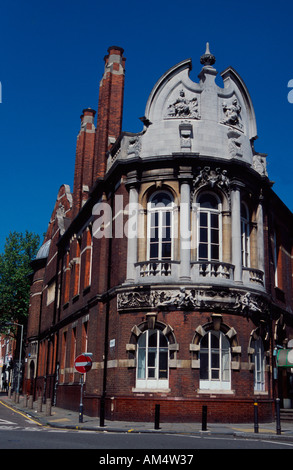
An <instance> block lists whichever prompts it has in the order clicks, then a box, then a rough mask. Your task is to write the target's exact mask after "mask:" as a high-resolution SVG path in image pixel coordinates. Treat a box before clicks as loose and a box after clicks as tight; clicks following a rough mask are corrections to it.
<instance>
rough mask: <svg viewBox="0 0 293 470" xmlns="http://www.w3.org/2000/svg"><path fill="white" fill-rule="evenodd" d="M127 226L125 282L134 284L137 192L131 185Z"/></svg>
mask: <svg viewBox="0 0 293 470" xmlns="http://www.w3.org/2000/svg"><path fill="white" fill-rule="evenodd" d="M127 223H128V226H127V275H126V276H127V278H126V282H130V283H134V282H135V269H136V268H135V263H136V262H137V232H138V226H137V224H138V190H137V188H136V186H135V185H132V186H131V187H130V190H129V205H128V222H127Z"/></svg>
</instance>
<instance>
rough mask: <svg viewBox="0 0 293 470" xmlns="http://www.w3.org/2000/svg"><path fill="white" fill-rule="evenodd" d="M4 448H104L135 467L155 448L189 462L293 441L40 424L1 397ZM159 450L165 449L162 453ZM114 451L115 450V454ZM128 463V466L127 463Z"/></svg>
mask: <svg viewBox="0 0 293 470" xmlns="http://www.w3.org/2000/svg"><path fill="white" fill-rule="evenodd" d="M0 449H100V450H101V451H103V452H101V453H100V454H99V455H101V457H100V458H103V456H107V455H108V456H109V455H112V457H113V458H115V456H117V455H119V454H120V455H124V456H129V458H131V456H133V461H132V463H131V466H132V468H135V467H134V466H133V465H134V464H135V461H136V460H140V459H142V460H140V465H142V464H150V463H151V462H149V461H148V460H145V458H146V459H148V457H145V456H146V455H148V456H152V453H151V450H156V454H155V455H161V457H158V458H159V459H162V458H164V456H165V455H167V457H166V458H167V459H170V458H174V459H175V457H172V456H173V455H177V456H178V455H181V462H179V463H181V465H182V464H185V465H189V464H190V463H191V462H189V460H190V459H191V456H193V457H194V456H195V455H196V452H197V451H198V450H200V449H293V442H281V441H279V440H278V441H276V440H274V441H269V437H268V438H267V439H266V440H259V439H256V440H254V439H244V438H233V437H232V436H230V435H229V436H219V437H215V436H200V435H199V436H197V435H174V434H172V435H171V434H169V435H168V434H161V433H147V434H146V433H141V434H137V433H121V432H119V433H112V432H111V433H107V432H97V431H92V432H91V431H81V430H70V429H60V428H59V429H58V428H56V429H55V428H52V427H49V426H42V425H40V424H39V423H38V422H37V421H35V420H33V419H32V418H31V417H29V416H27V415H26V414H24V413H21V412H19V411H16V410H14V409H13V408H11V407H9V406H7V405H6V404H4V403H3V402H1V401H0ZM171 449H172V450H171ZM118 450H119V451H118ZM149 450H150V452H149ZM159 450H160V451H161V453H159V454H158V451H159ZM107 451H109V452H108V453H107ZM111 451H115V452H114V453H113V452H112V454H111ZM188 455H189V456H190V457H188ZM193 457H192V459H193ZM105 458H106V457H105ZM108 458H109V457H108ZM149 458H150V459H152V458H153V457H149ZM154 458H155V457H154ZM192 459H191V460H192ZM144 460H145V461H144ZM129 462H130V461H129ZM129 462H128V463H129ZM175 462H176V460H175V461H174V463H175ZM102 463H103V462H102ZM153 463H154V462H153ZM155 463H158V462H156V461H155ZM159 463H160V464H162V463H165V462H159ZM169 463H170V462H169ZM177 463H178V462H177ZM125 465H126V467H127V463H125ZM122 467H123V465H122ZM129 467H130V465H129ZM140 468H141V467H140Z"/></svg>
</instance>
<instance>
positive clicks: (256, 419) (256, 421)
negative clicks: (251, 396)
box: [254, 403, 258, 433]
mask: <svg viewBox="0 0 293 470" xmlns="http://www.w3.org/2000/svg"><path fill="white" fill-rule="evenodd" d="M254 432H255V433H258V403H254Z"/></svg>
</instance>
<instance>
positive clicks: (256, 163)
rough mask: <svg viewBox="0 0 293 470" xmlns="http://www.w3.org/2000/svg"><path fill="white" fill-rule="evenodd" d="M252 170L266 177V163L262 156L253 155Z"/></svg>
mask: <svg viewBox="0 0 293 470" xmlns="http://www.w3.org/2000/svg"><path fill="white" fill-rule="evenodd" d="M252 165H253V168H254V170H255V171H257V172H258V173H259V174H260V175H262V176H268V173H267V162H266V158H265V156H264V155H261V154H257V155H253V162H252Z"/></svg>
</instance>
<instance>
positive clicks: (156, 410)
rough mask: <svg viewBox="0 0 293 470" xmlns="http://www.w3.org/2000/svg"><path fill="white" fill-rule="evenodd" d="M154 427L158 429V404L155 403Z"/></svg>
mask: <svg viewBox="0 0 293 470" xmlns="http://www.w3.org/2000/svg"><path fill="white" fill-rule="evenodd" d="M155 429H160V405H155Z"/></svg>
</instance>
